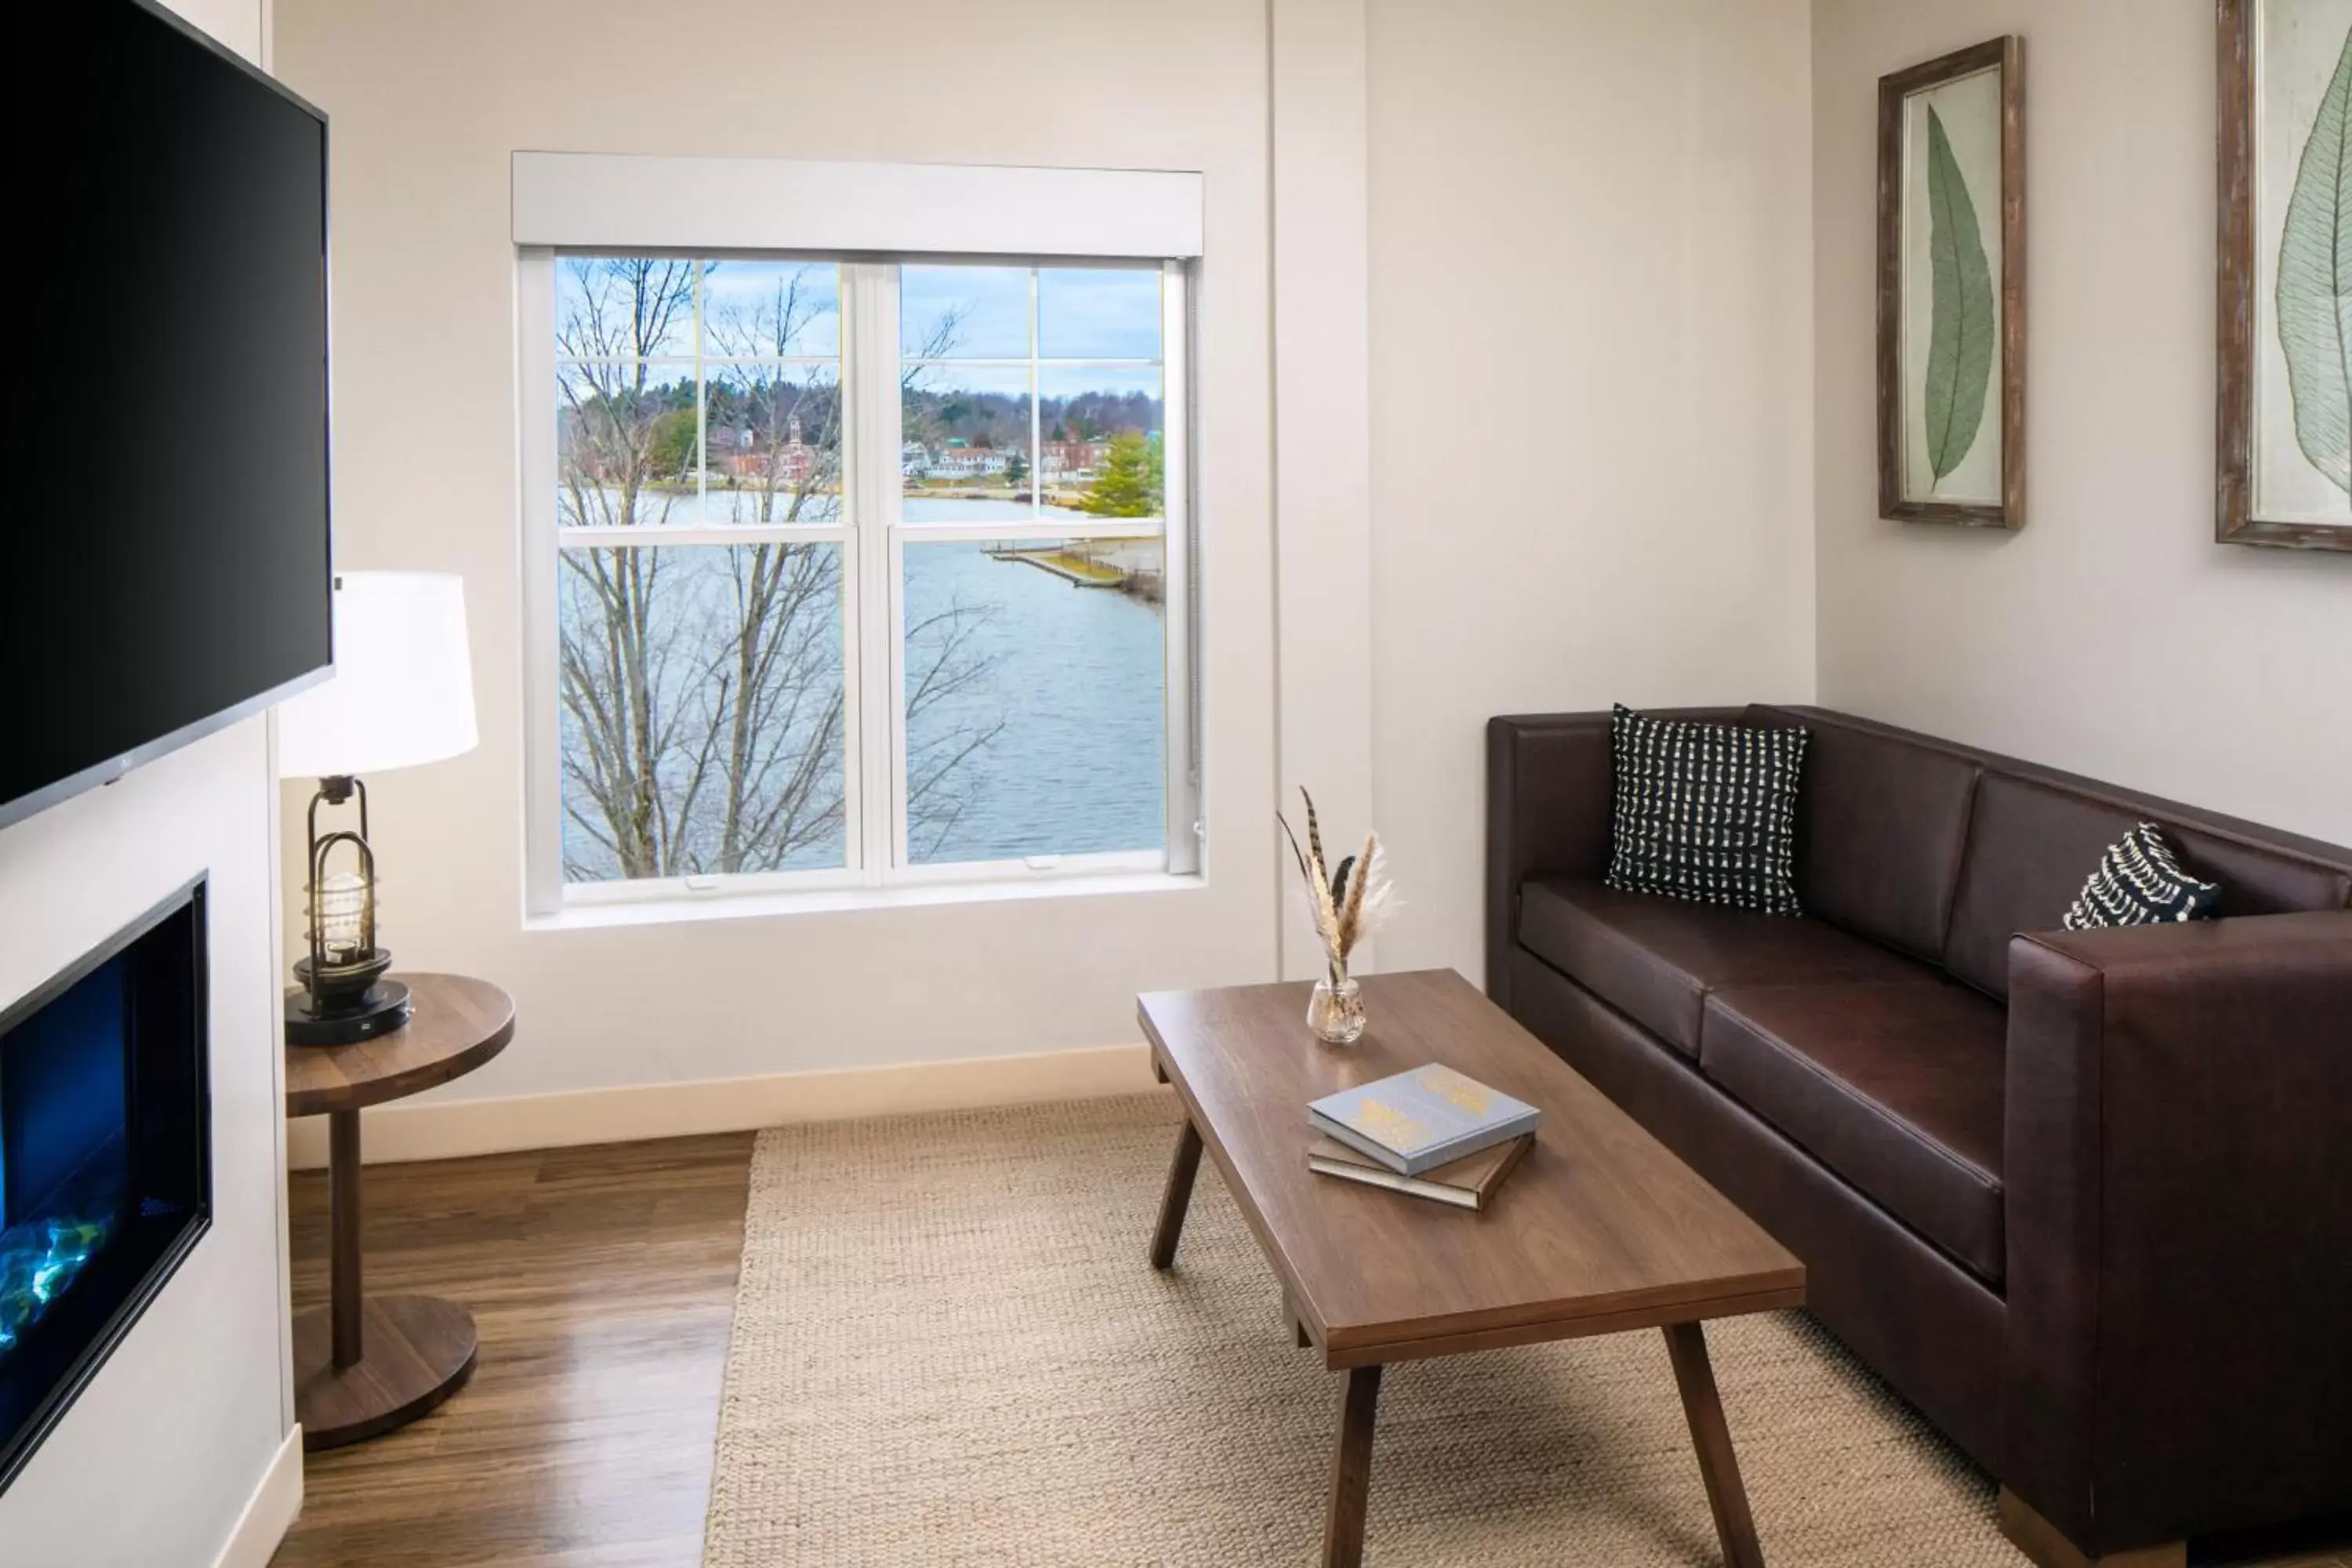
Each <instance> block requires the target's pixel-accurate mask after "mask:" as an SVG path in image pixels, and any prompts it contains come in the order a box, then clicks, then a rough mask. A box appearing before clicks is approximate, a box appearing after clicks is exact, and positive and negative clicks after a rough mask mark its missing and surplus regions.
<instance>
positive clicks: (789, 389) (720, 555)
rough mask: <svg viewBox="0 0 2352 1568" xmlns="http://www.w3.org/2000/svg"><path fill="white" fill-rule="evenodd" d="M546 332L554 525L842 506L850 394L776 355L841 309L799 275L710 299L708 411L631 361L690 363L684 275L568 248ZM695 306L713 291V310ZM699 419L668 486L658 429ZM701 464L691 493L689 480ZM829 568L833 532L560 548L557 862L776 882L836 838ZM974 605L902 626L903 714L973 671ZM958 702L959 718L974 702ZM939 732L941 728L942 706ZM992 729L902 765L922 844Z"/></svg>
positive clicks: (837, 606)
mask: <svg viewBox="0 0 2352 1568" xmlns="http://www.w3.org/2000/svg"><path fill="white" fill-rule="evenodd" d="M563 265H564V267H565V268H566V271H567V278H568V282H569V285H570V286H569V287H568V288H567V289H565V290H564V291H563V305H564V309H563V310H562V312H561V314H562V320H561V321H559V323H558V328H557V341H558V346H559V348H560V350H561V351H562V353H563V355H564V356H565V357H566V358H567V360H569V361H571V362H572V363H567V364H566V365H565V366H564V368H563V371H562V377H563V385H562V392H563V407H562V412H561V416H560V417H561V424H562V428H561V431H560V439H559V449H560V452H561V454H562V460H561V469H562V471H561V477H560V481H559V482H560V484H561V486H562V514H563V521H564V522H565V523H566V524H570V525H575V526H594V527H607V528H651V527H658V526H660V525H661V524H663V523H665V522H668V521H674V520H675V518H674V514H675V512H676V510H677V509H678V508H680V507H681V506H684V507H687V508H688V510H690V508H691V498H692V497H693V496H694V495H695V494H696V493H697V491H698V490H699V491H700V492H702V493H703V494H704V495H705V497H706V499H707V501H708V502H709V504H710V507H711V515H710V516H709V518H706V519H704V520H702V521H711V522H717V523H725V522H730V521H731V522H740V523H752V524H763V525H779V524H785V525H788V524H793V523H827V522H832V521H836V520H837V519H838V517H839V515H840V507H841V490H842V482H841V481H842V475H841V428H842V408H841V395H840V387H839V385H838V384H837V382H836V381H835V379H834V377H833V376H832V375H831V374H829V372H828V369H827V367H821V366H814V365H790V364H785V363H779V362H780V361H781V360H782V358H783V356H785V355H787V354H789V353H793V352H795V345H796V344H797V343H798V342H800V341H802V339H803V334H804V333H805V332H806V331H807V330H808V328H809V327H810V326H811V325H812V323H814V321H817V320H818V319H819V318H820V317H821V316H822V315H823V314H824V312H827V311H830V310H833V309H834V304H833V299H832V296H831V293H830V291H827V290H821V289H815V288H813V287H811V286H810V285H811V282H812V280H813V270H812V269H792V270H787V271H784V272H782V275H781V276H780V277H779V279H778V281H777V284H776V287H775V289H774V291H773V292H772V294H770V295H768V296H766V297H764V298H761V299H758V300H752V301H751V302H749V303H736V304H730V305H729V306H727V307H726V308H724V309H707V310H706V311H705V316H706V321H705V322H704V330H705V331H707V332H708V333H709V336H710V339H711V346H712V348H713V350H714V351H715V352H716V353H719V354H721V355H724V356H727V358H729V359H730V360H740V361H745V362H756V363H727V364H712V365H710V366H709V367H708V369H707V371H706V374H705V377H704V380H705V384H706V385H705V391H704V405H705V406H704V407H703V408H701V409H699V410H698V409H696V407H695V398H694V386H693V382H692V380H691V378H690V377H688V378H687V379H686V380H685V381H684V382H683V384H667V385H666V384H664V383H663V382H662V381H661V380H660V379H659V377H658V375H657V374H656V373H654V372H652V371H649V369H648V367H647V366H646V364H645V363H643V359H642V356H643V355H645V354H646V353H654V352H667V353H692V352H693V351H692V347H691V345H690V343H686V344H681V342H680V335H681V333H682V332H683V333H687V334H690V333H691V331H693V317H694V310H693V297H694V287H695V282H696V279H697V271H696V268H697V267H700V268H703V271H702V274H701V276H703V277H705V278H708V276H709V272H710V270H711V269H713V268H715V267H716V266H717V265H718V264H716V263H708V262H705V263H693V262H687V261H676V260H667V259H660V258H604V257H598V258H571V259H567V260H566V261H565V263H564V264H563ZM707 298H708V296H707V294H706V299H707ZM681 410H683V411H684V412H685V413H686V414H687V416H688V417H689V418H693V419H695V420H697V421H698V424H697V426H696V428H697V430H698V433H699V439H698V443H697V447H696V452H695V456H694V457H693V458H692V459H691V460H690V462H689V465H688V469H687V472H686V474H685V476H684V478H683V479H680V478H678V477H677V475H675V474H672V473H670V472H667V471H666V468H665V464H664V462H663V460H662V459H663V457H664V446H665V441H664V433H665V428H666V426H665V424H664V422H665V421H666V420H674V419H675V417H676V416H677V415H678V414H679V413H680V412H681ZM696 470H699V473H700V484H699V485H697V484H696V482H695V472H696ZM842 554H843V547H842V546H841V545H838V544H835V543H832V542H810V543H800V542H779V541H776V540H773V539H769V540H760V541H753V542H747V543H744V544H741V545H732V546H718V547H709V546H686V547H674V548H670V549H645V548H631V547H628V546H625V545H623V546H618V547H599V548H574V549H568V550H566V551H565V552H563V556H562V561H563V571H562V596H563V604H562V710H563V711H562V723H563V745H562V768H563V774H564V783H565V792H564V802H565V812H566V816H567V819H568V823H569V826H570V828H571V831H570V832H568V833H567V834H566V836H565V863H566V868H567V871H568V872H569V874H571V875H573V876H576V877H588V878H594V877H608V876H613V875H618V876H621V877H624V878H632V879H635V878H648V877H674V876H684V875H692V874H696V873H706V872H736V871H760V870H772V869H777V868H782V867H786V866H789V865H791V864H793V862H794V858H795V857H800V856H803V855H804V853H805V852H808V851H812V850H815V849H819V848H822V847H824V846H825V845H827V844H828V843H831V842H837V841H838V838H839V836H840V834H841V833H842V831H843V828H844V824H845V811H844V806H845V801H844V796H843V784H844V768H843V754H844V736H845V720H846V714H845V704H844V691H845V685H844V680H843V673H844V670H843V658H844V655H843V647H842V621H841V603H842V583H843V573H842ZM981 619H982V612H980V611H979V610H977V609H974V608H972V607H970V606H953V607H950V610H948V611H947V612H946V613H945V614H944V615H942V616H927V617H926V618H925V620H924V622H923V623H922V624H921V625H920V626H916V627H910V628H909V635H908V693H907V699H906V700H907V702H908V722H909V731H910V733H911V732H914V731H916V730H917V729H918V728H920V729H921V730H922V731H923V732H924V733H925V735H926V736H927V737H930V736H933V735H934V734H935V733H937V734H945V735H946V736H948V737H949V738H950V742H951V743H945V744H943V743H940V742H936V741H933V742H930V743H927V744H926V745H924V746H923V747H922V748H921V749H920V750H919V752H917V753H916V754H913V755H910V756H909V758H908V812H909V829H910V833H912V834H914V835H916V836H917V837H918V839H919V841H922V842H936V837H937V835H939V834H941V833H944V832H945V831H946V828H947V827H948V826H952V825H953V823H954V822H955V821H956V820H957V819H958V818H960V817H961V816H962V815H963V813H964V811H965V810H966V809H967V807H968V805H969V804H970V790H971V771H970V769H969V768H967V767H966V766H965V765H964V764H965V763H967V762H969V761H970V760H971V759H972V758H974V757H976V756H978V755H979V754H980V752H982V751H983V750H984V749H985V747H986V746H987V744H988V743H989V742H991V741H992V740H993V739H994V737H995V734H996V733H997V731H999V730H1001V729H1002V727H1003V721H1002V719H1001V718H994V719H990V718H986V717H981V718H974V717H971V715H969V714H966V715H964V716H962V717H960V718H959V717H950V720H949V721H948V722H946V723H944V724H942V723H939V722H932V723H929V724H924V725H921V726H918V725H917V724H916V720H917V718H918V716H919V715H920V714H923V713H925V712H928V711H929V710H931V709H932V708H933V707H934V706H935V705H936V704H938V703H940V701H942V700H945V699H946V698H948V697H950V696H952V695H954V694H956V693H959V692H966V691H971V690H972V689H974V688H976V687H978V686H979V685H980V684H981V683H982V681H984V679H985V678H986V676H987V675H988V673H989V671H990V668H991V665H992V660H991V659H990V658H988V656H987V655H986V653H985V652H984V650H983V648H982V645H981V642H980V640H979V639H978V638H977V637H976V634H977V632H978V629H979V626H980V622H981ZM965 707H966V708H969V707H971V703H970V701H969V700H968V701H967V703H966V704H965ZM934 717H935V718H936V717H938V716H936V715H935V716H934Z"/></svg>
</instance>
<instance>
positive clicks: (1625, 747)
mask: <svg viewBox="0 0 2352 1568" xmlns="http://www.w3.org/2000/svg"><path fill="white" fill-rule="evenodd" d="M1804 766H1805V732H1804V731H1802V730H1797V729H1757V728H1753V727H1751V726H1748V725H1745V724H1695V723H1692V722H1690V721H1687V720H1678V719H1659V718H1654V717H1653V716H1651V715H1649V714H1647V713H1636V712H1634V711H1633V710H1632V709H1631V708H1628V707H1625V706H1624V705H1623V704H1622V703H1620V704H1619V705H1618V707H1617V710H1616V713H1615V717H1614V720H1613V721H1612V724H1611V727H1610V769H1611V773H1612V783H1613V785H1614V790H1613V795H1614V801H1613V804H1612V806H1611V809H1610V814H1609V827H1610V838H1611V847H1610V853H1609V877H1608V882H1609V885H1610V886H1611V887H1612V888H1615V889H1619V890H1621V891H1623V892H1629V893H1658V894H1662V895H1664V897H1666V898H1670V899H1687V900H1691V901H1692V902H1693V903H1700V904H1727V905H1729V906H1731V907H1733V908H1735V909H1743V910H1763V911H1764V912H1766V913H1767V914H1775V915H1796V914H1800V913H1801V912H1802V910H1801V908H1800V907H1799V905H1798V902H1797V889H1796V884H1795V882H1794V880H1793V878H1794V876H1795V872H1796V845H1797V781H1798V780H1799V779H1800V778H1801V776H1802V775H1803V773H1804Z"/></svg>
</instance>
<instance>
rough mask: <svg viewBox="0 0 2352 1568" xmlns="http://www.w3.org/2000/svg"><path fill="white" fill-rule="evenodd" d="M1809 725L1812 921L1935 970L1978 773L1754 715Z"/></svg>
mask: <svg viewBox="0 0 2352 1568" xmlns="http://www.w3.org/2000/svg"><path fill="white" fill-rule="evenodd" d="M1748 722H1749V723H1751V724H1802V725H1803V726H1805V728H1806V730H1807V731H1809V732H1810V733H1811V736H1812V740H1811V742H1810V743H1809V745H1808V747H1807V749H1806V752H1805V787H1804V788H1803V789H1802V790H1801V792H1799V794H1798V796H1797V896H1798V897H1799V898H1800V899H1801V900H1804V905H1805V910H1806V912H1807V913H1809V914H1815V915H1819V916H1821V917H1822V919H1823V920H1826V921H1832V922H1833V923H1835V924H1837V925H1842V926H1843V927H1845V928H1846V929H1847V930H1848V931H1860V932H1861V933H1862V934H1863V935H1864V936H1866V937H1869V938H1871V939H1872V940H1874V941H1876V942H1885V943H1886V944H1887V945H1889V946H1890V947H1899V948H1901V949H1903V950H1904V951H1905V952H1908V953H1911V954H1913V955H1914V956H1915V957H1918V958H1924V959H1927V961H1929V962H1930V963H1942V962H1943V956H1944V937H1945V931H1946V925H1947V922H1948V921H1949V920H1950V918H1951V912H1952V889H1953V887H1954V884H1955V883H1957V882H1958V879H1959V874H1960V851H1961V847H1962V845H1963V844H1964V843H1965V841H1966V839H1967V837H1968V829H1969V801H1970V799H1971V798H1972V796H1973V795H1975V793H1976V784H1977V778H1978V775H1979V773H1980V771H1981V770H1980V769H1979V766H1978V764H1977V763H1976V761H1975V760H1974V759H1973V758H1970V757H1968V756H1965V755H1961V754H1958V753H1956V752H1952V751H1950V750H1948V749H1945V748H1943V747H1940V746H1937V745H1936V744H1933V743H1931V742H1926V741H1923V740H1920V739H1916V738H1914V737H1910V736H1906V735H1903V734H1900V733H1889V732H1884V731H1879V730H1877V729H1874V728H1871V727H1868V726H1867V725H1866V724H1865V723H1864V721H1858V720H1853V719H1848V718H1845V717H1843V715H1840V714H1833V713H1823V712H1821V711H1818V710H1814V709H1811V708H1762V707H1759V708H1751V709H1749V710H1748Z"/></svg>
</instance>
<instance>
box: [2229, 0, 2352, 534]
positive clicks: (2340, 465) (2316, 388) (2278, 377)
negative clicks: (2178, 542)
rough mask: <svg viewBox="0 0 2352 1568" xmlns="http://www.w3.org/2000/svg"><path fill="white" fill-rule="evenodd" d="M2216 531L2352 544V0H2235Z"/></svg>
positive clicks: (2231, 3)
mask: <svg viewBox="0 0 2352 1568" xmlns="http://www.w3.org/2000/svg"><path fill="white" fill-rule="evenodd" d="M2217 16H2218V17H2219V21H2220V27H2221V37H2220V40H2219V42H2220V46H2221V47H2220V48H2219V49H2218V50H2217V54H2218V56H2219V58H2220V60H2221V83H2220V87H2221V169H2220V174H2221V184H2220V191H2221V212H2220V220H2219V228H2220V243H2221V300H2220V305H2221V311H2220V319H2219V331H2218V333H2217V337H2218V342H2219V348H2220V351H2221V374H2220V384H2219V392H2220V397H2219V400H2218V408H2217V418H2216V430H2217V436H2218V445H2219V451H2218V454H2217V457H2218V469H2217V479H2218V483H2217V485H2216V487H2215V503H2216V507H2215V510H2216V513H2217V515H2216V518H2215V531H2216V534H2217V537H2219V538H2220V539H2221V542H2223V543H2225V544H2271V545H2285V546H2290V547H2293V548H2297V549H2305V550H2352V0H2220V5H2219V7H2218V10H2217Z"/></svg>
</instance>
